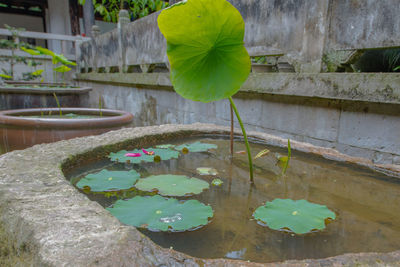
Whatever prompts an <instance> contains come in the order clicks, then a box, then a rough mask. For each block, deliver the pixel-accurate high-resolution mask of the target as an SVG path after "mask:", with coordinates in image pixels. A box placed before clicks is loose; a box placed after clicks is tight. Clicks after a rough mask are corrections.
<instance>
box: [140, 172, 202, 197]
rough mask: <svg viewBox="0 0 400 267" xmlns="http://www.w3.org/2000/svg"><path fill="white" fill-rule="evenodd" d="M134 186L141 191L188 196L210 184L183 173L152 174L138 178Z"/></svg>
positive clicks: (197, 192)
mask: <svg viewBox="0 0 400 267" xmlns="http://www.w3.org/2000/svg"><path fill="white" fill-rule="evenodd" d="M135 187H136V188H137V189H139V190H142V191H149V192H151V191H158V194H160V195H163V196H178V197H181V196H189V195H193V194H200V193H201V192H203V190H205V189H207V188H209V187H210V185H209V184H208V183H207V182H206V181H203V180H200V179H197V178H189V177H187V176H184V175H172V174H165V175H153V176H149V177H147V178H142V179H140V180H139V181H138V182H137V183H136V185H135Z"/></svg>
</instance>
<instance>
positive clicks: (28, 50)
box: [20, 46, 40, 56]
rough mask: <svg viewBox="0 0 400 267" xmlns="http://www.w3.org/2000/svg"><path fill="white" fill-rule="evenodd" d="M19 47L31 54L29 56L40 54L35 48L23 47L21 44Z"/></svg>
mask: <svg viewBox="0 0 400 267" xmlns="http://www.w3.org/2000/svg"><path fill="white" fill-rule="evenodd" d="M20 49H21V50H22V51H24V52H26V53H28V54H29V55H31V56H37V55H40V52H39V51H38V50H36V49H30V48H26V47H23V46H21V47H20Z"/></svg>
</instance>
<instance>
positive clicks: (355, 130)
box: [79, 73, 400, 164]
mask: <svg viewBox="0 0 400 267" xmlns="http://www.w3.org/2000/svg"><path fill="white" fill-rule="evenodd" d="M79 79H80V81H81V82H80V84H81V85H87V86H91V87H93V91H92V92H91V93H90V101H89V102H90V106H91V107H97V106H98V101H99V97H101V98H102V100H103V104H104V106H105V107H107V108H111V109H122V110H127V111H129V112H131V113H133V114H134V116H135V119H134V122H135V125H137V126H148V125H158V124H169V123H183V124H189V123H194V122H206V123H216V124H219V125H229V124H230V108H229V101H228V100H222V101H218V102H212V103H201V102H193V101H190V100H186V99H184V98H182V97H180V96H179V95H177V94H176V93H175V92H174V91H173V89H172V86H171V84H170V82H169V78H168V74H167V73H153V74H151V73H149V74H141V73H131V74H104V73H102V74H97V75H95V74H80V75H79ZM346 79H351V80H352V83H347V82H346ZM366 80H367V81H368V82H366ZM130 81H136V82H133V83H131V82H130ZM345 84H347V86H346V85H345ZM263 86H264V87H265V88H263ZM298 87H300V88H319V90H314V91H311V92H307V91H306V90H304V91H301V90H300V91H297V92H296V90H295V88H298ZM334 88H336V89H334ZM337 89H340V90H337ZM382 92H386V93H385V94H386V96H385V97H383V94H382ZM235 102H236V104H237V106H238V109H239V112H240V114H241V116H242V119H243V121H244V122H245V124H246V128H247V129H248V130H257V131H261V132H265V133H270V134H275V135H278V136H281V137H285V138H292V139H295V140H297V141H304V142H309V143H312V144H315V145H318V146H325V147H331V148H336V149H338V150H339V151H341V152H343V153H345V154H348V155H352V156H359V157H366V158H369V159H371V160H373V161H375V162H377V163H393V164H400V135H399V134H398V133H399V132H400V77H399V75H397V74H386V75H377V74H353V75H352V76H350V77H348V74H324V75H322V74H320V75H308V74H252V75H251V76H250V77H249V79H248V81H247V82H246V83H245V84H244V85H243V89H242V90H241V91H240V93H238V94H237V95H236V96H235ZM235 125H236V127H238V123H237V121H236V122H235Z"/></svg>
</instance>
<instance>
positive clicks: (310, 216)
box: [253, 198, 336, 234]
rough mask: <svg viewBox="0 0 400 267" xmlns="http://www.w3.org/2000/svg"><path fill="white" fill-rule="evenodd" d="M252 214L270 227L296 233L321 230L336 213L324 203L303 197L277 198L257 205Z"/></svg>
mask: <svg viewBox="0 0 400 267" xmlns="http://www.w3.org/2000/svg"><path fill="white" fill-rule="evenodd" d="M253 216H254V218H255V219H256V220H259V221H261V222H263V223H265V224H267V226H268V227H269V228H271V229H274V230H288V231H292V232H294V233H296V234H306V233H309V232H311V231H313V230H322V229H324V228H325V227H326V223H325V221H326V220H328V219H332V220H334V219H335V218H336V214H335V213H334V212H333V211H331V210H329V209H328V208H327V207H326V206H324V205H319V204H314V203H310V202H308V201H306V200H304V199H301V200H292V199H279V198H277V199H274V200H273V201H271V202H267V203H265V205H264V206H261V207H258V208H257V209H256V210H255V212H254V214H253Z"/></svg>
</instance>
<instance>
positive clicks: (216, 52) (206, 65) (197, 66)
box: [158, 0, 253, 183]
mask: <svg viewBox="0 0 400 267" xmlns="http://www.w3.org/2000/svg"><path fill="white" fill-rule="evenodd" d="M158 27H159V28H160V31H161V33H162V34H163V35H164V37H165V38H166V40H167V55H168V59H169V62H170V65H171V82H172V84H173V86H174V89H175V91H176V92H177V93H178V94H180V95H181V96H183V97H184V98H187V99H190V100H194V101H201V102H211V101H217V100H221V99H224V98H228V99H229V101H230V103H231V105H232V108H233V110H234V112H235V114H236V117H237V118H238V121H239V124H240V127H241V129H242V132H243V137H244V139H245V144H246V150H247V154H248V160H249V173H250V181H251V182H252V183H253V163H252V158H251V153H250V146H249V143H248V140H247V135H246V131H245V129H244V126H243V122H242V120H241V118H240V115H239V112H238V110H237V108H236V106H235V104H234V102H233V99H232V96H233V95H234V94H235V93H236V92H237V91H239V89H240V87H241V85H242V84H243V83H244V82H245V81H246V79H247V77H248V75H249V74H250V69H251V62H250V57H249V54H248V53H247V50H246V48H245V47H244V43H243V38H244V21H243V18H242V17H241V15H240V13H239V11H238V10H237V9H236V8H234V7H233V6H232V5H231V4H230V3H229V2H227V1H225V0H188V1H186V2H180V3H178V4H176V5H172V6H171V7H170V8H167V9H165V10H163V11H162V12H161V14H160V15H159V17H158Z"/></svg>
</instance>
